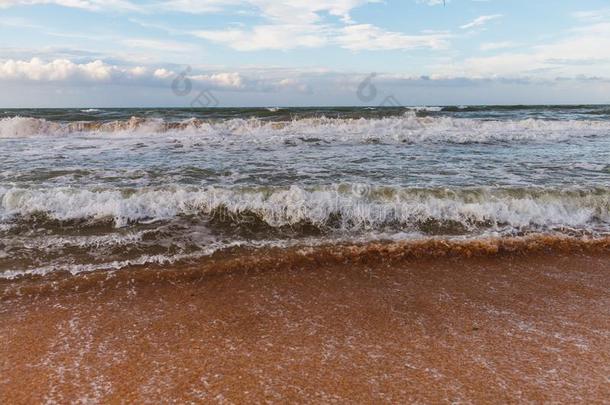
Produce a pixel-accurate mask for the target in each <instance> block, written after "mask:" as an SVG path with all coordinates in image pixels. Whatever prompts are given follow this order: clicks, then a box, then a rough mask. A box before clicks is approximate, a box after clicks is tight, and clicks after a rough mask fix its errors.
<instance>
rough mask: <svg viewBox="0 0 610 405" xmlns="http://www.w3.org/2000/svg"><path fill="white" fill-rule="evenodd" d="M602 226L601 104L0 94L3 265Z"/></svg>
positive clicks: (608, 173)
mask: <svg viewBox="0 0 610 405" xmlns="http://www.w3.org/2000/svg"><path fill="white" fill-rule="evenodd" d="M609 236H610V106H606V105H574V106H434V107H391V108H383V107H380V108H363V107H343V108H325V107H312V108H208V109H180V108H170V109H167V108H151V109H5V110H2V109H0V279H18V278H23V277H44V276H46V275H48V274H55V273H69V274H79V273H87V272H93V271H112V272H114V271H121V270H122V269H126V268H130V267H132V266H147V265H157V266H166V265H173V264H179V263H197V262H199V261H204V260H206V259H207V258H209V257H213V256H214V255H218V254H222V253H223V252H233V254H239V252H244V251H248V252H252V251H264V249H269V248H274V249H312V248H313V249H315V248H316V247H323V246H326V247H328V246H334V245H342V244H363V245H366V244H367V243H373V242H375V243H377V242H380V243H381V242H396V241H419V242H422V241H424V242H425V241H444V242H446V243H453V242H455V241H462V242H463V241H478V240H488V239H490V238H493V239H494V240H503V239H509V238H510V239H514V238H537V237H540V238H548V237H556V238H557V237H558V238H565V239H566V240H568V241H578V242H579V243H580V242H582V241H588V240H592V241H594V240H599V239H603V238H608V237H609ZM541 240H543V239H541Z"/></svg>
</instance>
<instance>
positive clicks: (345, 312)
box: [0, 251, 610, 404]
mask: <svg viewBox="0 0 610 405" xmlns="http://www.w3.org/2000/svg"><path fill="white" fill-rule="evenodd" d="M271 262H273V260H271ZM252 267H254V268H257V266H254V265H253V266H249V267H248V266H244V268H248V270H247V271H246V270H244V269H242V270H235V271H230V272H218V273H216V274H211V273H205V272H200V271H198V269H196V268H195V269H188V270H186V269H174V270H170V269H163V271H166V272H168V273H167V274H173V275H172V276H171V277H166V276H164V277H154V276H150V274H152V273H150V272H149V273H146V270H145V269H140V270H133V271H123V272H121V275H120V276H113V277H107V276H105V275H97V276H90V277H89V278H87V277H85V276H78V277H73V278H70V281H61V280H59V281H58V280H56V281H45V283H46V284H47V287H48V285H50V283H55V284H54V285H55V286H56V287H57V289H54V288H40V286H37V285H36V283H35V282H29V283H26V282H20V281H14V282H4V284H3V285H2V286H1V287H2V300H0V403H4V404H21V403H23V404H26V403H38V402H42V401H56V402H59V403H65V402H72V401H81V402H104V403H120V402H131V403H159V402H161V401H163V402H170V401H176V402H181V403H182V402H188V401H192V402H217V403H243V402H289V401H290V402H322V403H328V402H339V403H348V402H349V403H353V402H358V403H380V402H382V403H404V402H419V403H431V402H435V403H436V402H473V403H498V402H502V403H506V402H508V403H518V402H524V401H535V402H561V403H577V402H587V403H601V402H604V401H605V400H607V399H608V398H610V252H607V251H606V252H605V253H604V252H602V253H594V254H593V253H591V254H561V253H559V254H557V253H556V254H546V253H536V254H528V255H519V254H517V255H498V256H492V257H473V258H464V257H462V258H457V257H456V258H451V257H447V258H416V257H413V258H407V259H404V260H400V261H393V262H384V261H382V260H380V261H375V260H365V261H354V262H348V263H327V262H324V261H319V262H315V261H314V262H307V263H305V262H303V263H297V264H295V265H291V266H284V265H281V264H278V265H275V266H258V267H260V268H259V270H255V271H253V270H252V269H251V268H252ZM160 271H161V270H157V272H160ZM79 279H80V281H78V280H79ZM75 280H77V281H75ZM83 280H84V281H83ZM20 283H21V284H22V287H23V288H21V287H20V288H16V286H19V284H20ZM39 283H40V282H39ZM62 283H63V284H62Z"/></svg>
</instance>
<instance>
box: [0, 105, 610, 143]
mask: <svg viewBox="0 0 610 405" xmlns="http://www.w3.org/2000/svg"><path fill="white" fill-rule="evenodd" d="M102 134H103V135H106V136H110V135H120V136H152V135H163V134H171V135H172V136H190V137H196V138H197V140H199V141H201V142H208V143H212V144H213V143H218V142H227V141H230V142H243V143H249V142H253V143H263V144H270V143H286V144H292V143H302V142H306V141H307V140H308V139H317V140H319V141H320V142H331V143H334V142H345V143H370V142H379V143H421V142H450V143H487V142H503V141H541V142H545V141H561V140H567V139H570V138H573V137H589V136H608V135H610V122H607V121H587V120H539V119H523V120H475V119H466V118H453V117H420V116H417V114H416V112H415V111H409V112H407V113H405V114H404V115H401V116H396V117H385V118H375V119H372V118H368V119H367V118H359V119H345V118H325V117H317V118H302V119H295V120H291V121H267V120H263V119H258V118H251V119H225V120H216V121H214V120H209V121H208V120H202V119H188V120H183V121H175V122H173V121H172V122H170V121H165V120H163V119H161V118H139V117H132V118H131V119H128V120H119V121H109V122H98V121H81V122H71V123H59V122H52V121H47V120H44V119H38V118H27V117H12V118H4V119H2V120H0V138H26V137H48V136H70V135H82V136H86V135H102Z"/></svg>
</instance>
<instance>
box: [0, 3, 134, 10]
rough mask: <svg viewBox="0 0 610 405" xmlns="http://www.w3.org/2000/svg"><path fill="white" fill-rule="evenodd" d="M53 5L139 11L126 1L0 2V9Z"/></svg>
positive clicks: (86, 8) (84, 8)
mask: <svg viewBox="0 0 610 405" xmlns="http://www.w3.org/2000/svg"><path fill="white" fill-rule="evenodd" d="M44 4H53V5H57V6H62V7H70V8H80V9H83V10H89V11H102V10H122V11H139V10H141V8H140V6H138V5H136V4H134V3H132V2H130V1H128V0H0V8H8V7H14V6H35V5H44Z"/></svg>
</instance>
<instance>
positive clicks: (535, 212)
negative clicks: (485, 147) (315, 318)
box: [0, 184, 610, 234]
mask: <svg viewBox="0 0 610 405" xmlns="http://www.w3.org/2000/svg"><path fill="white" fill-rule="evenodd" d="M40 214H43V215H45V216H46V217H48V218H50V219H52V220H56V221H85V220H87V221H93V222H100V221H105V222H108V221H111V222H112V223H113V224H114V226H115V227H125V226H128V225H130V224H133V223H150V222H155V221H163V220H171V219H174V218H177V217H184V216H193V217H200V216H204V217H206V218H208V219H210V218H211V219H215V220H217V221H219V222H229V223H235V224H242V225H244V226H254V225H257V226H259V225H264V226H267V227H271V228H282V227H297V226H303V225H306V226H313V227H315V228H317V229H319V230H339V231H342V230H344V231H353V230H387V229H394V230H400V231H418V232H425V233H431V234H447V233H458V234H468V233H471V232H476V231H477V230H481V229H487V230H489V229H491V230H510V231H513V232H521V231H527V230H551V229H563V228H573V229H579V230H584V231H591V232H607V231H608V230H609V228H610V191H608V190H607V189H590V190H585V189H581V190H579V189H572V190H561V191H559V190H548V189H496V188H479V189H456V190H450V189H438V190H432V189H408V188H398V187H373V188H371V187H368V186H366V185H349V184H341V185H334V186H326V187H316V188H310V189H307V188H301V187H297V186H292V187H289V188H283V187H259V188H239V189H237V188H236V189H223V188H215V187H210V188H205V189H204V188H195V187H193V188H189V187H178V186H175V187H167V188H144V189H129V190H119V189H105V190H104V189H99V190H96V189H90V190H85V189H74V188H53V189H24V188H9V189H2V188H0V218H3V221H11V220H12V219H15V218H22V219H23V218H27V217H31V216H35V215H40Z"/></svg>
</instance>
